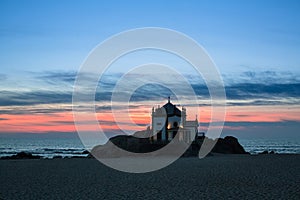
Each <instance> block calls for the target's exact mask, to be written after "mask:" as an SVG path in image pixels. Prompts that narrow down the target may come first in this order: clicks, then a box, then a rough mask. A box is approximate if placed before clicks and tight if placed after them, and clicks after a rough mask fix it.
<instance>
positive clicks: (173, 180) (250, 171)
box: [0, 155, 300, 199]
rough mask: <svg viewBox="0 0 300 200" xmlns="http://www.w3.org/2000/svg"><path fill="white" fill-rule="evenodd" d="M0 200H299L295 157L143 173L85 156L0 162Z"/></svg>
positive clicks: (238, 158) (180, 165) (298, 158)
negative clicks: (122, 169) (111, 167)
mask: <svg viewBox="0 0 300 200" xmlns="http://www.w3.org/2000/svg"><path fill="white" fill-rule="evenodd" d="M0 199H300V155H257V156H253V155H215V156H211V157H207V158H205V159H201V160H200V159H197V158H182V159H179V160H177V161H176V162H175V163H173V164H172V165H170V166H168V167H166V168H164V169H162V170H159V171H156V172H152V173H146V174H129V173H123V172H119V171H116V170H113V169H110V168H108V167H106V166H104V165H102V164H100V163H99V162H98V161H97V160H95V159H86V158H82V159H77V158H74V159H54V160H43V159H38V160H0Z"/></svg>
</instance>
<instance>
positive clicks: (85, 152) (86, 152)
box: [81, 150, 90, 154]
mask: <svg viewBox="0 0 300 200" xmlns="http://www.w3.org/2000/svg"><path fill="white" fill-rule="evenodd" d="M89 153H90V152H89V151H88V150H85V151H83V152H81V154H89Z"/></svg>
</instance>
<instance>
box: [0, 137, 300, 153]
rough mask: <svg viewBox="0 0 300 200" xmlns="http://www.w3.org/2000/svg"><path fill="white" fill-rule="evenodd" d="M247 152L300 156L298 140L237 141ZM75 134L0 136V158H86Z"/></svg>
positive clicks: (299, 140) (299, 141) (83, 148)
mask: <svg viewBox="0 0 300 200" xmlns="http://www.w3.org/2000/svg"><path fill="white" fill-rule="evenodd" d="M239 142H240V144H241V145H242V146H243V147H244V149H245V150H246V151H247V152H250V153H251V154H258V153H260V152H263V151H265V150H267V151H274V152H275V153H280V154H300V139H247V140H246V139H239ZM85 150H86V149H85V147H84V146H83V144H82V143H81V141H80V139H79V137H78V136H77V135H76V134H73V135H67V136H66V135H64V136H45V135H38V134H32V135H21V134H20V135H9V134H6V135H5V136H4V135H1V134H0V157H4V156H12V155H15V154H17V153H18V152H21V151H25V152H29V153H32V154H33V155H39V156H42V157H45V158H53V157H54V156H62V157H73V156H82V157H84V156H87V154H82V152H83V151H85Z"/></svg>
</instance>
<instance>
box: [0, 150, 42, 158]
mask: <svg viewBox="0 0 300 200" xmlns="http://www.w3.org/2000/svg"><path fill="white" fill-rule="evenodd" d="M39 158H41V156H34V155H32V154H31V153H28V152H24V151H21V152H19V153H17V154H16V155H12V156H6V157H2V159H39Z"/></svg>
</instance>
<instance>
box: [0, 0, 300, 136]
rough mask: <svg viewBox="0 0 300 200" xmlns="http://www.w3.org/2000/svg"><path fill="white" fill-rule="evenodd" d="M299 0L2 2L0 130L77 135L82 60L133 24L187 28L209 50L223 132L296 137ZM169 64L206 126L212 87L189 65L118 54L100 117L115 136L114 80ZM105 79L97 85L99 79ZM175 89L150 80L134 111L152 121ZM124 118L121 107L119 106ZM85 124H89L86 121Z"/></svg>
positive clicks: (151, 55)
mask: <svg viewBox="0 0 300 200" xmlns="http://www.w3.org/2000/svg"><path fill="white" fill-rule="evenodd" d="M299 9H300V3H299V1H268V0H266V1H230V0H229V1H114V0H112V1H47V0H46V1H30V0H28V1H14V0H12V1H6V0H2V1H0V44H1V45H0V69H1V71H0V133H2V134H13V133H22V134H26V133H37V134H46V133H49V134H51V133H56V134H57V133H60V132H61V133H68V132H70V133H73V132H75V131H76V130H75V127H74V123H73V114H72V91H73V87H74V80H75V78H76V74H77V72H78V70H79V69H80V66H81V65H82V63H83V62H84V60H85V59H86V58H87V56H88V55H89V53H90V52H91V51H92V50H93V49H94V48H95V47H96V46H97V45H98V44H99V43H101V42H103V41H104V40H105V39H107V38H109V37H111V36H113V35H115V34H118V33H119V32H122V31H126V30H129V29H134V28H142V27H162V28H168V29H173V30H176V31H179V32H182V33H184V34H186V35H188V36H189V37H191V38H193V39H194V40H195V41H197V42H198V43H199V44H200V45H202V47H203V48H204V49H205V50H206V51H207V53H208V54H209V55H210V57H211V58H212V59H213V61H214V62H215V64H216V66H217V67H218V69H219V71H220V73H221V75H222V79H223V80H224V84H225V90H226V96H227V114H226V119H225V126H224V130H223V135H234V136H237V137H239V138H278V137H291V138H299V134H300V133H299V132H300V89H299V88H300V78H299V77H300V76H299V75H300V67H299V65H300V57H299V55H300V25H299V20H300V13H299ZM153 61H155V62H158V63H167V62H168V63H169V64H170V65H172V66H174V67H175V68H176V69H177V70H178V71H180V72H181V73H183V74H184V75H185V77H187V78H188V79H189V81H190V82H191V85H192V87H193V89H194V90H195V92H196V94H197V95H198V98H199V101H200V113H197V112H195V111H194V110H195V109H194V107H193V105H192V104H190V103H189V102H176V98H175V97H172V99H174V103H181V104H185V105H186V106H187V108H188V109H187V110H188V111H187V112H188V115H189V116H188V117H189V118H190V119H194V118H195V116H196V115H197V116H199V119H200V124H201V126H200V129H201V130H203V131H206V127H207V125H208V123H209V122H210V105H209V100H210V97H209V93H208V92H207V87H206V86H205V84H204V83H203V80H202V79H201V78H199V77H198V76H196V75H195V73H194V71H193V70H192V69H190V66H189V65H188V64H187V63H185V62H184V61H182V60H180V59H179V58H178V57H176V56H174V55H169V54H167V53H164V52H157V51H151V50H148V51H144V52H135V53H133V54H130V55H127V57H124V58H120V60H118V61H117V62H116V63H114V64H113V65H112V66H111V69H110V70H108V71H107V72H106V74H105V76H104V77H103V79H102V82H101V81H100V82H101V84H102V86H103V88H104V90H102V91H98V93H97V94H96V110H97V118H98V120H99V122H100V124H102V125H103V128H104V129H105V130H106V131H107V132H109V133H118V127H116V124H115V123H114V122H113V116H112V114H111V112H110V111H109V107H110V106H109V102H110V97H111V96H110V94H111V91H112V90H113V88H114V85H115V84H116V82H117V81H118V80H119V78H120V77H121V76H122V74H123V73H125V72H126V70H128V69H129V68H130V67H131V66H135V65H137V64H142V63H143V62H145V63H147V62H153ZM101 84H100V85H101ZM168 95H170V91H169V90H168V89H166V88H163V87H160V86H155V85H151V86H148V87H146V86H145V87H143V88H140V89H139V90H137V91H136V93H135V94H134V95H133V96H132V98H131V102H130V105H131V109H130V114H131V118H132V120H133V121H134V122H135V123H137V124H139V125H140V126H139V127H134V126H132V125H130V124H127V122H126V119H125V118H126V117H124V121H122V122H120V123H123V124H124V127H125V128H126V129H128V130H136V129H141V128H145V127H146V126H147V125H148V124H149V123H150V110H151V107H152V106H153V105H155V106H157V105H159V104H160V105H162V104H164V103H165V102H166V99H167V96H168ZM119 105H120V108H119V113H120V115H122V114H123V112H124V110H123V107H122V106H124V103H123V104H122V102H120V103H119ZM86 129H87V130H90V131H91V130H93V127H91V126H89V125H88V123H87V124H86Z"/></svg>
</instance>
